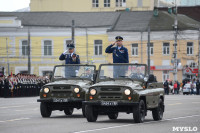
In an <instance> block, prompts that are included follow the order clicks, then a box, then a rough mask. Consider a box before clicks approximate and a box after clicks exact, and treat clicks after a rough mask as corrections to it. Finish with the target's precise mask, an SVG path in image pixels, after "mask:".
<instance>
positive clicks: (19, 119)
mask: <svg viewBox="0 0 200 133" xmlns="http://www.w3.org/2000/svg"><path fill="white" fill-rule="evenodd" d="M28 119H30V118H18V119H11V120H5V121H0V123H5V122H13V121H21V120H28Z"/></svg>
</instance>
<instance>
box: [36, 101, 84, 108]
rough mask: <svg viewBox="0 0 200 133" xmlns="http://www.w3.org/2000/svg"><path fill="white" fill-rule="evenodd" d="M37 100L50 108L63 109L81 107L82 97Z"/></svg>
mask: <svg viewBox="0 0 200 133" xmlns="http://www.w3.org/2000/svg"><path fill="white" fill-rule="evenodd" d="M37 102H41V103H45V104H47V105H48V107H49V108H51V109H52V110H64V109H66V108H69V107H71V108H77V109H80V108H82V102H83V100H82V99H52V98H45V99H38V100H37Z"/></svg>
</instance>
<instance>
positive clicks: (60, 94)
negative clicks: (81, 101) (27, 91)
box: [51, 91, 72, 98]
mask: <svg viewBox="0 0 200 133" xmlns="http://www.w3.org/2000/svg"><path fill="white" fill-rule="evenodd" d="M71 94H72V92H71V91H52V93H51V97H56V98H67V97H70V96H71Z"/></svg>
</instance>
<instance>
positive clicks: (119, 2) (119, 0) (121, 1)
mask: <svg viewBox="0 0 200 133" xmlns="http://www.w3.org/2000/svg"><path fill="white" fill-rule="evenodd" d="M116 7H126V0H116Z"/></svg>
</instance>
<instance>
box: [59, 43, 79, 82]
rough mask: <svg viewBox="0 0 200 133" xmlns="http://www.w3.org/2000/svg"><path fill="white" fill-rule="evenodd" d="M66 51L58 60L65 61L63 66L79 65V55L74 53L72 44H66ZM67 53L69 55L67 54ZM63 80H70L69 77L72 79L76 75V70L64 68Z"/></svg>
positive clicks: (75, 68)
mask: <svg viewBox="0 0 200 133" xmlns="http://www.w3.org/2000/svg"><path fill="white" fill-rule="evenodd" d="M67 48H68V49H67V50H66V51H65V52H63V53H62V54H61V55H60V58H59V59H60V60H65V64H80V59H79V55H77V54H75V53H74V48H75V46H74V44H67ZM68 52H69V54H67V53H68ZM65 69H66V70H65V78H70V77H74V76H76V73H77V72H78V68H77V67H74V68H73V70H72V68H71V67H70V69H68V66H66V68H65Z"/></svg>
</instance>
